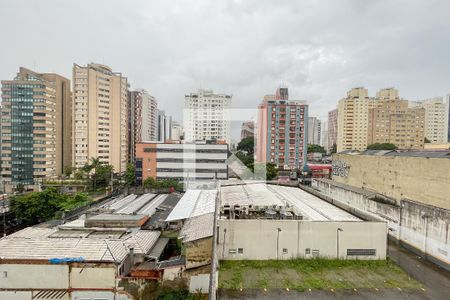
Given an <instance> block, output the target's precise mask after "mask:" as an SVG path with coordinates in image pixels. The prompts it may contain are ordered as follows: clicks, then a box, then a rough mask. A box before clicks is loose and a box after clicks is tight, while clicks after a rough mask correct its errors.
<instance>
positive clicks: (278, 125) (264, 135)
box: [256, 88, 308, 170]
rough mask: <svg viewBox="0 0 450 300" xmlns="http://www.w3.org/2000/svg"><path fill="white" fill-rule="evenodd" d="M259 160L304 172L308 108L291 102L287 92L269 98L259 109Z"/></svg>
mask: <svg viewBox="0 0 450 300" xmlns="http://www.w3.org/2000/svg"><path fill="white" fill-rule="evenodd" d="M256 134H257V139H256V144H257V146H256V161H258V162H270V163H274V164H275V165H277V166H278V167H279V168H283V169H290V170H294V169H302V168H303V166H304V164H306V149H307V147H306V145H307V144H306V143H307V140H308V105H307V104H306V102H305V101H292V100H288V89H287V88H279V89H278V90H277V92H276V94H275V95H266V96H265V97H264V100H263V102H262V103H261V104H260V105H259V106H258V123H257V132H256Z"/></svg>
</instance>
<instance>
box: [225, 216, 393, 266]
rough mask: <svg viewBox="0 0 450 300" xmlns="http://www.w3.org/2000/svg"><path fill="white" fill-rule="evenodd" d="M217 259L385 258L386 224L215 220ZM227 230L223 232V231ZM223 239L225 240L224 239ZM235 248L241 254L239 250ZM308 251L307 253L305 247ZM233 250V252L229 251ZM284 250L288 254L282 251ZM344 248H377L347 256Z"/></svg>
mask: <svg viewBox="0 0 450 300" xmlns="http://www.w3.org/2000/svg"><path fill="white" fill-rule="evenodd" d="M218 225H219V236H218V239H219V244H218V246H217V248H218V255H219V259H231V260H239V259H255V260H258V259H277V236H278V228H280V229H281V232H280V233H279V238H278V258H279V259H290V258H312V257H313V252H315V251H314V250H318V253H317V255H318V256H320V257H326V258H336V257H337V251H338V237H337V235H338V230H337V229H338V228H341V229H342V231H339V258H346V259H385V258H386V243H387V226H386V223H384V222H328V221H325V222H314V221H302V220H260V219H255V220H218ZM225 229H226V233H224V230H225ZM224 241H225V242H224ZM238 248H242V249H243V253H242V254H240V253H238ZM307 248H309V249H310V254H306V249H307ZM230 249H232V250H233V249H236V253H235V254H233V253H230ZM283 249H286V250H287V253H283V252H284V251H283ZM347 249H376V255H375V256H347V255H346V254H347Z"/></svg>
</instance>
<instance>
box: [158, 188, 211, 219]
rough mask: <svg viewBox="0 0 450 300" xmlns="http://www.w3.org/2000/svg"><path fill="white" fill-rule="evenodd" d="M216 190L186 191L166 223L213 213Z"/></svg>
mask: <svg viewBox="0 0 450 300" xmlns="http://www.w3.org/2000/svg"><path fill="white" fill-rule="evenodd" d="M216 196H217V191H216V190H187V191H186V193H185V194H184V195H183V197H182V198H181V199H180V201H178V203H177V205H176V206H175V207H174V208H173V210H172V212H171V213H170V214H169V216H168V217H167V219H166V221H168V222H169V221H176V220H183V219H188V218H192V217H196V216H201V215H204V214H207V213H211V212H214V208H215V203H216Z"/></svg>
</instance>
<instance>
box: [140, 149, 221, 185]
mask: <svg viewBox="0 0 450 300" xmlns="http://www.w3.org/2000/svg"><path fill="white" fill-rule="evenodd" d="M227 158H228V145H226V144H169V143H138V144H136V179H137V182H138V183H142V182H144V181H145V179H147V178H148V177H152V178H154V179H167V178H173V179H177V180H190V179H192V180H195V179H213V178H216V176H217V178H220V179H227V178H228V167H227Z"/></svg>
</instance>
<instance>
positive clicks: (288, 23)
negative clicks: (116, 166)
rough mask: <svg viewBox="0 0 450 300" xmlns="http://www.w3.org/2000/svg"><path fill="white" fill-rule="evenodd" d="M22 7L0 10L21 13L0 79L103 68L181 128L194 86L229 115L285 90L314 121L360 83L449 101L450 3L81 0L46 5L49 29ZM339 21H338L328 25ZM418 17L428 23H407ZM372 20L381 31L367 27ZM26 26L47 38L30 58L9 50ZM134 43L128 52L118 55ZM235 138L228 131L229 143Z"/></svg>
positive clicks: (5, 16) (2, 15)
mask: <svg viewBox="0 0 450 300" xmlns="http://www.w3.org/2000/svg"><path fill="white" fill-rule="evenodd" d="M21 2H22V1H17V3H8V4H6V3H2V4H0V24H1V25H2V26H4V27H6V26H8V24H12V23H13V22H14V20H15V19H16V18H17V17H18V15H17V14H18V13H17V12H18V11H20V13H21V15H25V16H27V17H26V18H21V22H20V23H19V24H16V25H15V30H14V31H6V32H5V33H4V37H5V39H6V40H9V41H10V43H9V47H4V48H2V49H1V50H0V53H1V54H2V56H3V57H8V60H6V61H5V62H4V64H3V66H2V69H1V70H0V78H12V77H13V76H14V74H15V72H16V70H17V68H18V67H19V66H23V67H26V68H29V69H31V70H35V71H37V72H55V73H58V74H61V75H62V76H65V77H66V78H71V76H70V74H71V66H72V64H73V63H77V64H81V65H86V64H88V63H91V62H96V63H104V64H106V65H108V66H110V67H111V68H112V69H114V70H121V72H123V73H124V74H126V75H127V77H128V78H129V81H130V83H131V87H132V88H133V89H134V88H144V89H146V90H148V91H149V93H151V94H152V95H153V96H154V97H155V98H157V99H159V102H160V104H161V107H163V108H164V109H165V110H166V112H167V113H168V114H169V115H172V116H173V117H174V119H175V120H179V121H181V120H182V118H181V112H180V110H179V109H177V108H178V107H182V105H183V98H184V94H185V93H186V92H189V91H194V90H197V89H199V88H203V89H212V90H217V91H221V92H223V93H227V94H232V95H233V99H234V100H235V101H233V102H234V105H233V107H235V108H253V107H255V106H256V105H257V104H258V103H260V101H261V99H262V97H263V96H264V94H266V93H267V92H269V91H271V90H273V89H275V88H277V87H278V86H279V85H281V84H282V83H284V84H286V85H288V86H289V88H290V90H291V96H292V97H293V98H295V99H301V100H307V101H308V103H309V104H310V107H311V113H310V115H311V116H316V117H318V118H319V119H321V120H326V116H327V112H328V111H330V110H332V109H334V108H335V106H336V103H337V101H338V100H339V99H340V97H341V96H342V95H343V94H345V92H346V91H347V90H348V89H350V88H352V87H356V86H364V87H366V88H367V89H369V90H376V89H378V88H379V87H389V86H394V87H395V88H397V89H398V90H400V91H402V95H403V97H404V98H405V99H409V100H420V99H427V98H432V97H436V96H445V95H446V94H447V93H449V92H450V87H449V86H448V75H447V70H448V69H449V62H448V60H447V59H446V58H445V54H446V53H448V50H450V42H449V41H450V39H449V38H448V35H449V33H448V32H450V31H449V30H445V29H448V28H449V24H447V23H445V22H443V21H441V20H445V19H446V18H447V14H448V11H450V9H449V5H450V4H448V3H442V2H441V3H437V2H433V3H419V2H416V1H408V3H407V4H408V5H406V2H404V1H399V2H396V3H389V6H387V7H389V9H388V10H386V9H385V8H386V5H385V4H386V3H385V2H384V1H382V2H380V3H361V2H355V1H345V2H343V3H342V4H335V3H333V2H330V3H328V5H320V6H319V5H314V4H311V3H301V4H299V3H295V2H290V3H283V5H279V4H278V3H271V2H264V1H258V2H254V1H253V2H252V1H246V2H245V3H240V2H227V3H214V4H213V3H209V2H203V1H201V2H199V3H198V5H197V6H191V5H189V3H187V2H184V3H181V4H178V5H173V4H170V5H168V4H166V3H163V2H156V3H154V2H153V3H152V4H151V5H150V4H148V3H145V2H134V3H133V5H129V4H125V3H123V4H122V3H119V2H111V1H109V2H108V4H110V5H109V6H108V8H107V9H103V5H102V3H101V2H96V3H89V5H87V2H85V3H83V2H81V3H80V2H77V3H62V4H59V5H58V6H56V5H53V6H51V5H50V6H48V7H47V9H46V10H45V11H43V12H42V13H40V14H39V19H42V18H44V19H45V18H48V19H51V17H52V16H53V15H55V14H58V15H59V16H60V17H59V18H58V28H55V26H53V25H51V24H50V23H48V22H47V23H45V22H36V20H37V19H36V18H35V17H34V16H33V13H34V11H35V10H36V9H38V6H39V5H41V4H38V3H32V2H30V3H27V5H23V3H21ZM16 5H20V6H21V7H20V9H17V7H15V6H16ZM87 8H89V9H87ZM96 11H102V14H101V15H100V16H98V14H96V13H95V12H96ZM301 11H310V13H309V14H300V12H301ZM144 12H145V13H144ZM113 16H114V18H113ZM431 16H432V17H431ZM337 18H339V20H344V21H340V22H338V23H337V22H335V21H332V20H337ZM424 18H425V19H426V20H427V22H420V23H419V22H414V21H411V20H414V19H424ZM371 19H376V24H375V25H377V26H373V25H374V24H372V22H367V21H368V20H371ZM79 20H84V21H83V22H79ZM213 20H214V22H213ZM350 20H351V21H350ZM262 21H264V22H262ZM204 24H211V25H210V26H204ZM31 26H32V27H33V28H35V29H36V30H38V31H39V32H41V33H42V34H41V35H36V36H30V37H29V38H30V41H31V42H32V43H33V44H34V45H36V47H35V48H33V51H32V53H29V51H28V50H27V48H24V47H22V46H19V45H20V43H18V42H16V41H17V39H18V38H19V37H20V36H21V35H22V34H24V33H25V32H26V31H27V30H28V29H29V28H30V27H31ZM243 29H245V30H243ZM77 32H86V34H84V35H79V34H76V33H77ZM61 33H62V34H61ZM218 33H220V34H218ZM294 33H295V34H294ZM117 36H120V37H121V38H119V39H118V38H117ZM142 36H146V37H147V38H146V39H142V38H141V37H142ZM418 36H420V39H419V38H417V37H418ZM41 37H42V38H41ZM73 37H75V38H73ZM200 42H201V44H203V45H204V46H201V47H200V46H199V43H200ZM52 43H55V44H56V43H57V44H58V45H59V46H58V51H57V52H56V51H54V52H52V50H51V49H53V48H50V51H49V49H47V48H46V47H44V45H46V44H52ZM87 43H89V47H86V44H87ZM131 43H132V44H133V47H131V48H127V49H125V48H124V47H123V46H121V45H123V44H131ZM374 44H379V45H388V46H386V47H372V45H374ZM418 83H420V84H418ZM238 135H239V129H238V130H235V128H234V129H233V131H232V137H237V136H238Z"/></svg>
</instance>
